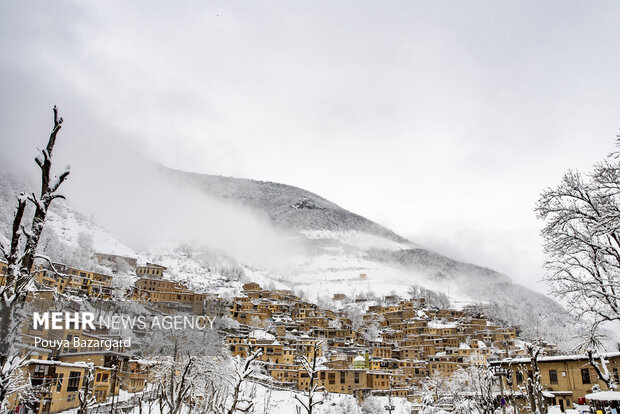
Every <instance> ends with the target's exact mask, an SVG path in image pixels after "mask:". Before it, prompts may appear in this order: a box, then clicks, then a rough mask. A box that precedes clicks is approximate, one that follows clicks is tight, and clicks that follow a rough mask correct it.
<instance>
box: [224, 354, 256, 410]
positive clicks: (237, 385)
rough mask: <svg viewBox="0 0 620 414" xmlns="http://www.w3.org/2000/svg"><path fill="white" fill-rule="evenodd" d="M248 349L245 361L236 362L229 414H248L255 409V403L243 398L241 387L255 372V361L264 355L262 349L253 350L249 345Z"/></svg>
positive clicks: (237, 360)
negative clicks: (238, 413)
mask: <svg viewBox="0 0 620 414" xmlns="http://www.w3.org/2000/svg"><path fill="white" fill-rule="evenodd" d="M248 347H249V348H248V356H247V357H246V358H245V359H244V360H241V359H239V358H240V357H238V358H237V359H236V360H235V372H234V377H233V381H232V386H233V387H232V396H231V398H232V402H231V405H230V408H229V409H228V411H227V414H235V413H236V412H240V413H247V412H250V411H251V410H252V407H254V401H252V399H251V398H245V397H244V396H243V394H242V389H241V387H242V385H243V384H244V383H245V382H246V381H247V380H248V379H249V377H250V376H251V375H252V373H253V372H254V361H255V360H256V359H257V358H259V357H260V356H261V355H262V353H263V351H262V349H260V348H256V349H252V346H251V345H248Z"/></svg>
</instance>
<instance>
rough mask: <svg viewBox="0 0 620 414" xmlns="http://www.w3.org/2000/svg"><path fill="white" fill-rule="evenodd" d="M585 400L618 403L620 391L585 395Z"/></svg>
mask: <svg viewBox="0 0 620 414" xmlns="http://www.w3.org/2000/svg"><path fill="white" fill-rule="evenodd" d="M586 400H590V401H620V391H601V392H593V393H591V394H586Z"/></svg>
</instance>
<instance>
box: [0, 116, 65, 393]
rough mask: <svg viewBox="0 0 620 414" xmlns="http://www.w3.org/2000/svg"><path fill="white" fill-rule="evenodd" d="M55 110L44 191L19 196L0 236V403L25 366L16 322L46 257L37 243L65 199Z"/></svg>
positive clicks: (42, 159) (41, 157)
mask: <svg viewBox="0 0 620 414" xmlns="http://www.w3.org/2000/svg"><path fill="white" fill-rule="evenodd" d="M53 112H54V126H53V128H52V132H51V133H50V136H49V139H48V142H47V145H46V147H45V148H44V149H42V150H40V151H39V154H38V155H37V157H36V158H35V162H36V163H37V165H38V166H39V168H40V169H41V191H40V193H39V195H36V194H35V193H32V194H25V193H21V194H20V195H19V197H18V199H17V208H16V210H15V215H14V218H13V225H12V229H11V230H12V233H11V235H10V237H9V238H6V241H5V240H4V239H5V238H4V237H0V255H1V257H3V258H4V260H5V261H6V262H7V264H8V266H7V272H6V278H5V283H4V285H3V286H0V405H1V404H4V403H5V399H6V397H7V395H8V394H9V392H10V391H11V386H10V385H11V381H12V380H11V378H12V377H13V376H14V373H15V371H16V370H18V369H20V368H21V367H22V362H23V358H20V357H19V352H18V351H17V350H16V349H15V347H14V346H13V343H14V341H15V336H16V334H17V333H18V329H19V327H18V325H19V324H18V323H17V322H18V321H19V320H21V318H20V315H21V311H22V309H21V306H20V304H23V303H24V301H25V299H26V296H27V293H28V291H29V290H30V288H31V284H32V279H33V277H34V272H33V265H34V262H35V259H37V258H39V257H40V258H44V257H42V256H39V255H38V254H37V246H38V244H39V239H40V238H41V233H42V232H43V227H44V224H45V218H46V216H47V212H48V209H49V207H50V205H51V204H52V201H54V200H55V199H57V198H64V196H62V195H60V194H58V193H57V190H58V188H59V187H60V185H61V184H62V183H63V182H64V181H65V180H66V179H67V177H68V176H69V171H68V170H65V171H63V172H62V173H60V174H59V175H58V176H56V177H53V178H52V175H51V174H52V173H51V171H52V153H53V151H54V146H55V144H56V137H57V135H58V132H59V131H60V128H61V126H62V118H60V117H59V116H58V109H57V108H56V107H55V106H54V110H53ZM28 203H31V204H32V205H33V207H34V213H33V216H32V220H31V222H30V223H28V222H27V220H25V215H26V213H27V211H26V210H27V209H26V207H27V204H28ZM44 259H45V258H44Z"/></svg>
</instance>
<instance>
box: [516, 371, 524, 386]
mask: <svg viewBox="0 0 620 414" xmlns="http://www.w3.org/2000/svg"><path fill="white" fill-rule="evenodd" d="M521 383H523V374H522V373H521V371H517V384H521Z"/></svg>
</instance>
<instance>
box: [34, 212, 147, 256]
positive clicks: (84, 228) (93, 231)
mask: <svg viewBox="0 0 620 414" xmlns="http://www.w3.org/2000/svg"><path fill="white" fill-rule="evenodd" d="M46 224H47V225H48V226H49V228H51V229H53V230H54V232H55V233H56V234H57V235H58V237H59V238H60V240H62V241H63V242H64V243H67V244H69V245H72V246H78V245H79V244H80V237H81V235H84V234H87V235H89V236H90V237H91V238H92V249H93V250H94V251H96V252H105V253H110V254H116V255H119V256H128V257H136V258H138V257H139V254H138V253H137V252H136V251H135V250H133V249H131V248H130V247H128V246H126V245H125V244H123V243H121V242H120V241H118V240H117V239H116V238H114V236H113V235H112V234H111V233H110V232H108V231H107V230H105V229H103V228H101V227H99V226H98V225H96V224H95V223H93V222H92V221H90V220H89V219H87V218H86V217H84V216H82V215H81V214H80V213H77V212H76V211H75V210H73V209H72V208H71V207H70V206H69V205H68V204H67V203H66V202H64V201H62V200H61V201H58V202H56V203H55V204H54V205H53V206H52V209H51V210H50V212H49V213H48V215H47V219H46Z"/></svg>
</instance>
